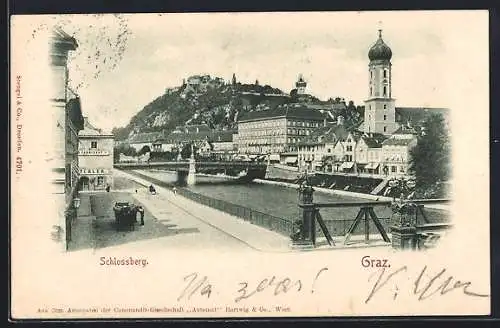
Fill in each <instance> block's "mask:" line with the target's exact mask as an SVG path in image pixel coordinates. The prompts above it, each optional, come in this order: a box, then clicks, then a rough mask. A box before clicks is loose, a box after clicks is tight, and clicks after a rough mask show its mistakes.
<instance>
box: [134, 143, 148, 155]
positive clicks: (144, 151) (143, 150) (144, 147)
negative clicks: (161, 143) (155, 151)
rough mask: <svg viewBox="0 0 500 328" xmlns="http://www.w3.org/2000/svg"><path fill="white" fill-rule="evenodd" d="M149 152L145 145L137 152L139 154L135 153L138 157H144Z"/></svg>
mask: <svg viewBox="0 0 500 328" xmlns="http://www.w3.org/2000/svg"><path fill="white" fill-rule="evenodd" d="M150 152H151V148H150V147H149V146H148V145H145V146H143V147H142V148H141V150H139V152H138V153H137V155H138V156H141V155H144V154H146V153H150Z"/></svg>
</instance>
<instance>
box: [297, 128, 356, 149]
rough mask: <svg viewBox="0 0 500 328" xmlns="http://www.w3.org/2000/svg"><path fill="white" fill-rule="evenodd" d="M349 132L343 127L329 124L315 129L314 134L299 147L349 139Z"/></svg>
mask: <svg viewBox="0 0 500 328" xmlns="http://www.w3.org/2000/svg"><path fill="white" fill-rule="evenodd" d="M348 134H349V132H348V131H347V129H346V128H345V126H343V125H336V124H329V125H327V126H322V127H319V128H317V129H314V130H313V132H312V133H311V134H310V135H309V136H307V137H306V138H304V139H303V140H302V141H301V142H300V143H298V145H318V144H324V143H327V142H332V143H334V142H336V141H337V140H339V139H344V138H346V137H347V135H348Z"/></svg>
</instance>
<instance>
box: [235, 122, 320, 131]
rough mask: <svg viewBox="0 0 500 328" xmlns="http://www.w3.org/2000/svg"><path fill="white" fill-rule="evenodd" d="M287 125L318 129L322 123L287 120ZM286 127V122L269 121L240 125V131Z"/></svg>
mask: <svg viewBox="0 0 500 328" xmlns="http://www.w3.org/2000/svg"><path fill="white" fill-rule="evenodd" d="M286 125H287V126H297V127H306V128H317V127H319V126H320V123H319V122H313V121H292V120H287V121H286ZM284 126H285V121H284V120H268V121H260V122H248V123H241V124H239V125H238V130H240V131H241V130H243V131H244V130H254V129H261V128H277V127H284Z"/></svg>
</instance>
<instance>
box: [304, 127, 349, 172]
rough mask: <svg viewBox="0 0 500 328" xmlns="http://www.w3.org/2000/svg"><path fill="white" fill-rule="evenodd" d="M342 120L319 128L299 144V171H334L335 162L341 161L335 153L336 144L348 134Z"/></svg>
mask: <svg viewBox="0 0 500 328" xmlns="http://www.w3.org/2000/svg"><path fill="white" fill-rule="evenodd" d="M341 122H342V121H341V120H339V121H338V123H337V124H332V123H329V124H327V126H324V127H320V128H317V129H316V130H314V131H313V132H312V133H311V135H310V136H309V137H307V138H306V139H304V140H303V141H302V142H300V143H299V144H298V147H297V148H298V166H299V171H305V170H307V171H325V172H333V171H334V163H335V162H338V161H340V158H337V157H336V155H335V153H334V149H335V144H336V143H337V142H338V141H339V140H342V139H344V138H345V137H346V136H347V134H348V132H347V130H346V128H345V126H344V125H343V124H342V123H341Z"/></svg>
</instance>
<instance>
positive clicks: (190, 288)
mask: <svg viewBox="0 0 500 328" xmlns="http://www.w3.org/2000/svg"><path fill="white" fill-rule="evenodd" d="M184 281H188V284H187V286H186V287H185V288H184V289H183V290H182V292H181V294H180V295H179V297H177V301H180V300H182V299H184V298H185V299H188V300H189V299H191V296H193V295H194V294H195V293H196V292H199V293H200V295H202V296H203V295H206V296H207V298H210V295H211V294H212V284H210V283H209V282H208V278H207V276H204V277H203V278H202V279H198V273H197V272H193V273H191V274H188V275H187V276H185V277H184Z"/></svg>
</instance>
